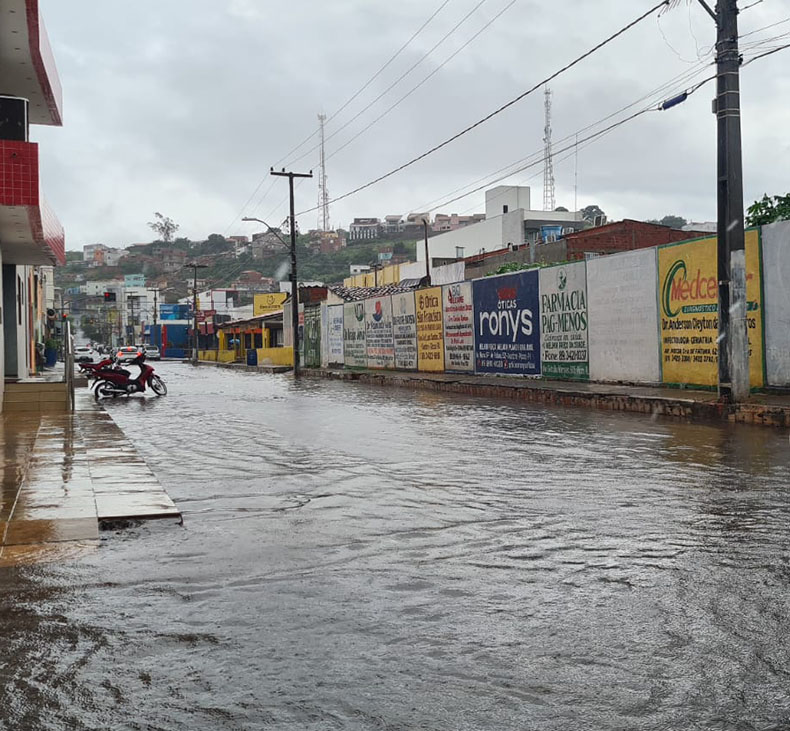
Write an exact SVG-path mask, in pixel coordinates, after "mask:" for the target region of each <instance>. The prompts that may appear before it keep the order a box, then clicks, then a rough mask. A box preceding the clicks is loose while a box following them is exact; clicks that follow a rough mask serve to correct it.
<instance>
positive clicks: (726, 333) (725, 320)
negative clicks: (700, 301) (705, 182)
mask: <svg viewBox="0 0 790 731" xmlns="http://www.w3.org/2000/svg"><path fill="white" fill-rule="evenodd" d="M698 1H699V3H700V5H702V7H703V8H704V9H705V11H706V12H707V13H708V15H710V16H711V18H713V20H714V22H715V23H716V100H715V101H714V105H713V107H714V108H713V111H714V112H715V114H716V124H717V153H718V154H717V171H716V174H717V181H718V185H717V202H718V225H717V267H718V268H717V278H718V283H719V308H718V309H719V313H718V314H719V338H718V341H719V398H720V400H722V401H725V402H731V403H738V402H740V401H745V400H746V399H747V398H748V397H749V387H750V382H749V338H748V333H747V327H746V248H745V243H744V231H743V229H744V223H743V160H742V153H741V99H740V78H739V76H740V66H741V58H740V54H739V52H738V3H737V0H718V3H717V5H716V12H714V11H713V10H711V8H710V6H709V5H708V3H707V2H706V1H705V0H698Z"/></svg>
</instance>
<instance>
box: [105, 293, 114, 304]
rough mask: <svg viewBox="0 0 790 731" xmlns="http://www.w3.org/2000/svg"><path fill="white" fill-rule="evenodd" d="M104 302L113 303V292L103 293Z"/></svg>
mask: <svg viewBox="0 0 790 731" xmlns="http://www.w3.org/2000/svg"><path fill="white" fill-rule="evenodd" d="M104 301H105V302H115V292H105V293H104Z"/></svg>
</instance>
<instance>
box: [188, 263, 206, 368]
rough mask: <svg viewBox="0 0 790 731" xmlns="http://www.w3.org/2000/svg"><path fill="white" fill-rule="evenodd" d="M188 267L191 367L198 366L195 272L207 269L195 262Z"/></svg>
mask: <svg viewBox="0 0 790 731" xmlns="http://www.w3.org/2000/svg"><path fill="white" fill-rule="evenodd" d="M187 266H188V267H192V269H193V270H194V271H193V277H192V345H193V348H192V365H195V366H196V365H197V364H198V319H197V318H198V310H197V270H198V269H208V266H207V265H206V264H198V263H197V262H196V261H193V262H192V263H191V264H187Z"/></svg>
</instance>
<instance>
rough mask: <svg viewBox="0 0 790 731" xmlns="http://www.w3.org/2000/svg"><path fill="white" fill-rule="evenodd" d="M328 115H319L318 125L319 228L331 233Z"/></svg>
mask: <svg viewBox="0 0 790 731" xmlns="http://www.w3.org/2000/svg"><path fill="white" fill-rule="evenodd" d="M325 122H326V114H319V115H318V124H319V129H320V132H321V160H320V163H319V166H318V211H319V219H318V227H319V228H320V229H321V230H322V231H329V187H328V186H327V183H326V154H325V152H324V124H325Z"/></svg>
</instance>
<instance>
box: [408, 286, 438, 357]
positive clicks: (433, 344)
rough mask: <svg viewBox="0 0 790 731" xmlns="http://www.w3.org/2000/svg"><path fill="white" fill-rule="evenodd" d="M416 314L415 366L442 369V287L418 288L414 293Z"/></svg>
mask: <svg viewBox="0 0 790 731" xmlns="http://www.w3.org/2000/svg"><path fill="white" fill-rule="evenodd" d="M414 304H415V307H414V309H415V314H416V316H417V367H418V368H419V370H421V371H443V370H444V338H443V328H442V288H441V287H430V288H429V289H418V290H417V291H416V292H415V293H414Z"/></svg>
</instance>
